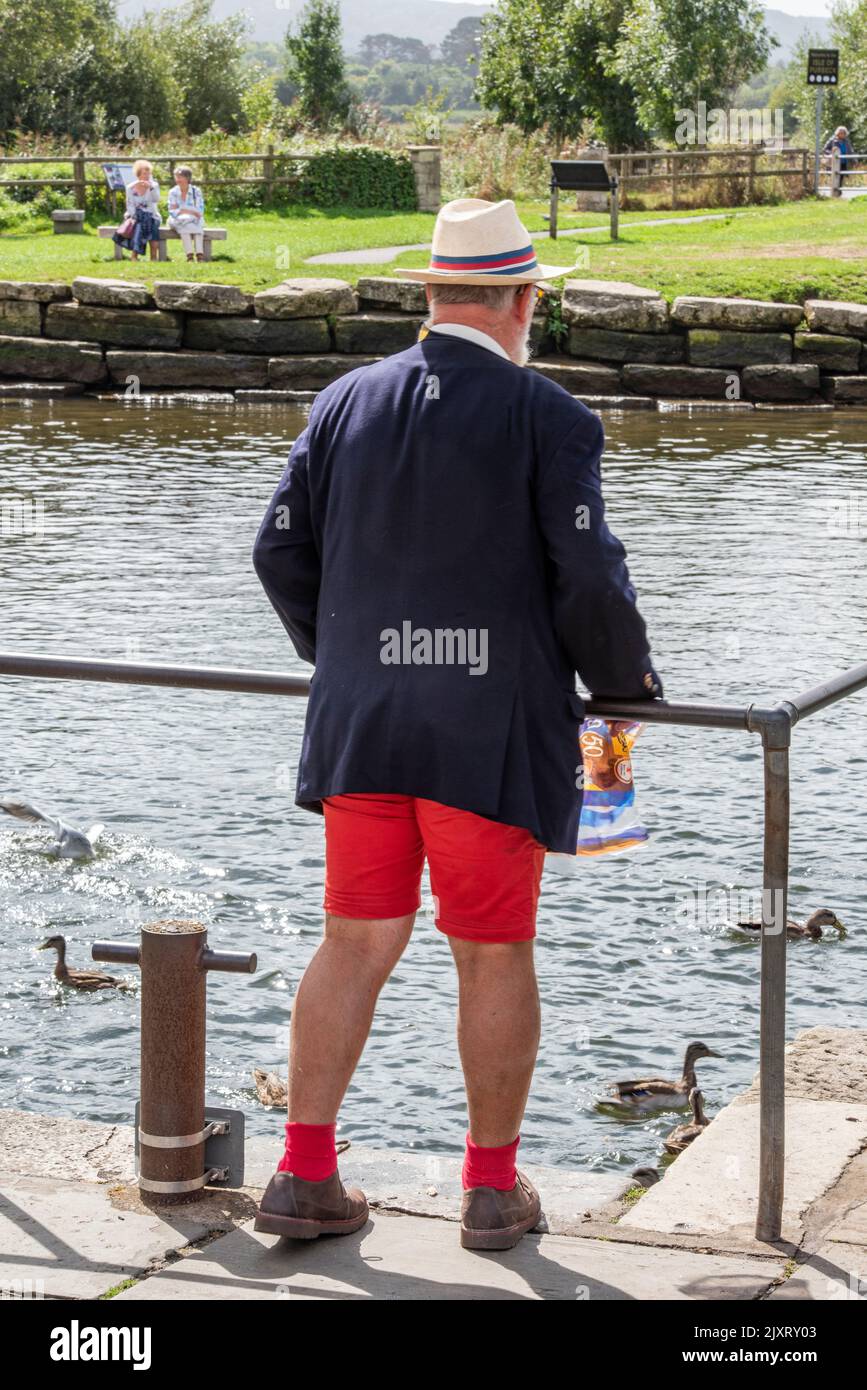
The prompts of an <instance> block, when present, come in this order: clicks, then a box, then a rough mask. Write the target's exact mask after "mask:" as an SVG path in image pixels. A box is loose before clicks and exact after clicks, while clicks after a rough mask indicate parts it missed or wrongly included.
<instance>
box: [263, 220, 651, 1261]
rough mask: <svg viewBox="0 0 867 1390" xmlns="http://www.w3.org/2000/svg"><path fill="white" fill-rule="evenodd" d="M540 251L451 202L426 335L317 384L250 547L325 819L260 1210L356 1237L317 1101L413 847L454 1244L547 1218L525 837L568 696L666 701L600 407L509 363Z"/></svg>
mask: <svg viewBox="0 0 867 1390" xmlns="http://www.w3.org/2000/svg"><path fill="white" fill-rule="evenodd" d="M565 273H566V271H564V270H559V269H557V268H551V267H544V266H540V265H539V264H538V263H537V261H536V256H535V253H534V251H533V246H532V243H531V241H530V237H529V234H528V233H527V231H526V229H525V228H524V227H523V226H522V224H521V222H520V220H519V218H518V215H517V212H516V210H515V206H514V204H513V203H512V202H511V201H504V202H500V203H488V202H484V201H482V200H480V199H476V198H467V199H460V200H458V201H457V202H453V203H449V204H447V205H446V206H445V207H444V208H443V209H442V210H441V212H440V214H439V217H438V219H437V223H436V228H435V231H434V237H433V252H432V257H431V264H430V267H429V269H428V270H426V271H415V272H407V274H409V275H411V276H412V277H413V278H415V279H417V280H421V281H423V282H425V283H426V284H427V286H428V288H427V297H428V302H429V305H430V309H431V317H430V321H429V326H428V332H427V334H426V336H423V337H422V339H421V340H420V341H419V342H417V343H416V344H415V345H414V346H413V347H411V348H409V349H407V351H406V352H400V353H397V354H396V355H394V356H393V357H388V358H386V359H385V360H384V361H382V362H379V363H377V364H375V365H374V366H370V367H364V368H360V369H359V370H357V371H354V372H350V373H349V374H348V375H347V376H344V377H341V378H340V380H339V381H336V382H334V383H333V384H332V385H331V386H329V387H328V388H327V389H326V390H325V391H323V392H322V393H321V394H320V395H319V396H318V398H317V400H316V402H315V404H314V406H313V408H312V410H311V412H310V418H309V421H308V424H307V428H306V429H305V430H304V432H303V433H302V434H301V435H300V437H299V438H298V440H297V441H296V443H295V445H294V447H293V449H292V452H291V455H290V458H289V464H288V467H287V470H286V472H285V474H284V476H283V478H282V480H281V482H280V485H279V487H278V489H277V491H276V493H275V495H274V498H273V500H272V502H271V505H270V507H269V508H268V511H267V513H266V516H265V519H264V521H263V523H262V526H261V529H260V531H259V535H258V538H257V540H256V545H255V550H254V563H255V566H256V570H257V573H258V574H259V577H260V579H261V581H262V583H263V585H264V587H265V590H266V592H267V594H268V597H269V598H270V600H271V602H272V604H273V605H274V608H275V609H276V611H277V613H278V615H279V616H280V618H281V620H282V622H283V624H284V626H285V628H286V630H287V632H288V633H289V636H290V638H291V639H292V642H293V643H294V646H295V649H296V651H297V652H298V654H299V655H300V656H301V657H302V658H303V659H304V660H306V661H309V662H311V663H315V666H316V672H315V675H314V677H313V680H312V685H311V694H310V701H309V706H308V710H307V723H306V729H305V735H304V743H303V748H302V754H301V765H300V769H299V774H298V789H297V797H296V799H297V802H298V804H299V805H301V806H307V807H310V808H311V809H314V810H319V809H323V810H324V818H325V843H326V875H325V902H324V906H325V911H326V919H325V936H324V940H323V942H322V944H321V945H320V947H319V949H318V951H317V952H316V954H315V956H314V957H313V959H312V960H311V962H310V964H309V965H308V967H307V970H306V972H305V974H304V977H303V979H302V981H301V985H300V987H299V990H298V996H297V999H296V1002H295V1006H294V1008H293V1012H292V1036H291V1044H290V1058H289V1113H288V1124H287V1125H286V1152H285V1155H284V1157H283V1159H282V1161H281V1163H280V1165H279V1168H278V1171H277V1173H276V1174H275V1175H274V1177H273V1178H272V1179H271V1182H270V1183H269V1185H268V1188H267V1190H266V1192H265V1194H264V1196H263V1199H262V1204H261V1207H260V1210H259V1215H258V1217H257V1220H256V1229H257V1230H260V1231H270V1232H273V1233H275V1234H282V1235H289V1236H296V1237H298V1236H300V1237H311V1236H316V1235H319V1234H323V1233H332V1234H333V1233H337V1232H349V1231H354V1230H357V1229H359V1227H360V1226H362V1225H363V1224H364V1222H365V1220H366V1219H367V1203H366V1201H365V1198H364V1195H363V1194H362V1193H361V1192H359V1191H358V1190H357V1189H354V1188H350V1189H349V1190H348V1191H346V1190H345V1189H344V1188H343V1185H342V1183H341V1180H340V1178H339V1176H338V1173H337V1161H336V1155H335V1143H334V1135H335V1126H336V1120H337V1113H338V1108H339V1106H340V1103H341V1101H342V1099H343V1096H344V1093H345V1091H346V1088H347V1086H348V1084H349V1081H350V1079H351V1077H352V1074H353V1070H354V1068H355V1066H356V1063H357V1062H358V1059H359V1056H360V1055H361V1051H362V1049H363V1047H364V1044H365V1041H366V1039H367V1035H368V1031H369V1029H370V1025H371V1021H372V1017H373V1011H374V1007H375V1005H376V1001H377V997H378V995H379V992H380V990H381V988H382V986H383V985H384V984H385V981H386V980H387V979H388V976H389V974H390V972H391V971H392V970H393V968H394V966H395V964H396V963H397V961H398V960H399V958H400V955H401V953H402V951H403V950H404V947H405V946H406V944H407V941H408V939H409V935H410V932H411V930H412V926H413V920H414V917H415V912H416V909H417V907H418V906H419V883H420V878H421V873H422V868H423V864H424V861H425V859H427V861H428V865H429V870H430V876H431V888H432V891H433V895H434V899H435V903H436V925H437V927H438V928H439V930H440V931H441V932H443V933H444V934H445V935H446V936H447V938H448V941H449V945H450V947H451V950H452V953H453V956H454V960H455V964H456V966H457V970H458V980H459V1018H458V1043H459V1048H460V1055H461V1063H462V1066H463V1070H464V1078H465V1083H466V1091H467V1102H468V1109H469V1131H468V1133H467V1136H466V1155H465V1160H464V1167H463V1187H464V1197H463V1203H462V1220H461V1241H462V1244H464V1245H465V1246H468V1247H470V1248H473V1249H508V1248H509V1247H510V1246H512V1245H514V1244H515V1243H516V1242H517V1241H518V1240H519V1239H520V1238H521V1236H522V1235H523V1233H524V1232H525V1231H528V1230H531V1229H532V1228H533V1226H535V1225H536V1224H537V1222H538V1220H539V1217H540V1202H539V1196H538V1193H537V1192H536V1191H535V1189H534V1188H533V1186H532V1184H531V1183H530V1182H529V1181H528V1180H527V1179H526V1177H525V1176H524V1175H523V1174H522V1173H520V1172H518V1171H517V1169H516V1166H515V1159H516V1152H517V1147H518V1142H519V1139H520V1134H519V1130H520V1125H521V1120H522V1118H523V1114H524V1107H525V1104H526V1100H527V1094H528V1091H529V1088H530V1082H531V1079H532V1074H533V1066H534V1061H535V1057H536V1051H537V1047H538V1042H539V999H538V990H537V986H536V978H535V973H534V965H533V938H534V936H535V930H536V926H535V923H536V903H537V899H538V895H539V883H540V877H541V873H542V867H543V861H544V854H545V849H546V848H547V849H552V850H560V851H566V852H571V853H574V851H575V848H576V840H577V827H578V817H579V811H580V792H579V791H577V790H576V787H577V785H578V779H577V773H578V769H579V766H580V755H579V752H578V730H579V725H580V721H581V717H582V709H583V707H582V703H581V700H580V699H579V697H578V695H577V694H576V688H575V672H576V671H577V672H578V673H579V675H580V676H581V678H582V680H583V681H584V682H585V684H586V685H587V686H588V687H589V689H590V690H591V691H592V692H593V694H594V695H597V696H610V697H620V698H627V699H628V698H636V697H647V698H652V697H654V696H658V695H660V694H661V687H660V684H659V681H658V679H657V676H656V674H655V672H654V670H653V667H652V665H651V661H650V656H649V651H648V645H647V639H646V634H645V628H644V623H643V621H642V619H641V617H640V616H639V614H638V611H637V609H636V607H635V594H634V591H633V589H632V588H631V586H630V583H629V576H628V573H627V570H626V566H625V564H624V555H625V552H624V550H623V547H622V546H621V544H620V542H619V541H617V540H616V538H615V537H614V536H613V535H612V534H611V532H610V531H609V530H608V528H607V526H606V524H605V520H604V509H603V502H602V496H601V492H600V478H599V462H600V456H601V453H602V448H603V431H602V426H601V424H600V422H599V420H598V418H597V416H595V415H594V414H592V413H591V411H589V410H587V409H586V408H585V407H584V406H583V405H581V404H580V403H579V402H578V401H577V400H575V398H574V397H572V396H571V395H569V393H568V392H567V391H564V390H563V389H562V388H561V387H559V386H556V385H555V384H554V383H553V382H551V381H549V380H548V379H547V378H545V377H543V376H542V375H541V374H540V373H538V372H535V371H527V370H522V368H523V367H524V366H525V364H526V362H527V360H528V357H529V348H528V341H529V334H530V328H531V324H532V318H533V310H534V306H535V304H536V301H537V294H538V290H537V286H538V284H539V282H540V281H542V280H543V279H545V277H546V276H547V277H548V278H550V277H553V276H558V275H563V274H565Z"/></svg>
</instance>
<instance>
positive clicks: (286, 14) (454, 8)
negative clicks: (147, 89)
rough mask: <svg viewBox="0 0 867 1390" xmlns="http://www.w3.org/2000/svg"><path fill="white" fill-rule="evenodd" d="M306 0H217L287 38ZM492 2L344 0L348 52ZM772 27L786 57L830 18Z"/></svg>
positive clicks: (776, 13)
mask: <svg viewBox="0 0 867 1390" xmlns="http://www.w3.org/2000/svg"><path fill="white" fill-rule="evenodd" d="M178 3H179V0H119V4H118V9H119V11H120V13H121V15H123V16H132V15H137V14H140V13H141V12H142V10H145V9H147V10H171V9H175V8H177V5H178ZM302 4H303V0H243V3H241V4H239V3H237V0H214V14H215V15H216V16H217V18H218V19H225V17H226V16H227V15H230V14H237V13H238V11H239V10H244V11H245V12H246V13H247V14H248V15H249V17H250V20H251V27H250V38H251V39H253V40H255V41H258V42H260V43H282V41H283V35H284V34H285V33H286V30H287V29H288V27H289V24H290V22H293V21H294V20H295V19H296V18H297V16H298V14H299V13H300V11H301V8H302ZM491 8H492V6H491V5H464V4H452V3H450V2H449V0H340V13H341V17H342V19H343V44H344V48H345V49H346V51H347V53H355V52H357V50H358V47H359V45H360V43H361V40H362V39H363V38H364V36H365V35H366V34H397V35H398V36H399V37H401V38H404V37H406V38H413V39H421V41H422V43H429V44H437V45H439V44H440V43H442V41H443V39H444V38H445V36H446V34H447V33H448V32H449V30H450V29H453V28H454V27H455V25H456V24H457V22H458V20H460V19H463V18H464V17H465V16H466V15H474V16H478V15H483V14H486V13H487V12H488V11H489V10H490V9H491ZM765 19H766V22H767V25H768V29H769V30H770V32H771V33H772V34H774V36H775V37H776V38H778V39H779V41H780V47H779V48H778V49H777V50H776V52H775V55H774V57H775V60H776V61H778V62H779V61H781V60H782V61H783V62H785V61H786V60H787V59H788V58H790V57H791V56H792V52H793V50H794V47H795V45H796V43H797V42H798V39H799V38H800V37H801V35H802V34H804V33H808V32H809V33H813V34H816V35H818V37H819V38H820V40H822V41H823V42H824V41H825V40H826V39H827V35H828V21H827V19H823V18H821V17H819V16H817V17H816V18H810V17H809V16H802V15H791V14H784V13H783V11H782V10H765Z"/></svg>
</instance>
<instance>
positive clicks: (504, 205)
mask: <svg viewBox="0 0 867 1390" xmlns="http://www.w3.org/2000/svg"><path fill="white" fill-rule="evenodd" d="M570 271H571V267H570V266H560V265H540V264H539V262H538V261H537V260H536V252H535V251H534V250H533V243H532V241H531V240H530V233H529V232H528V231H527V228H526V227H525V226H524V224H523V223H522V221H521V219H520V217H519V216H518V213H517V210H516V208H515V204H514V203H513V202H512V200H511V198H504V199H503V201H502V202H501V203H488V202H485V200H484V199H483V198H456V199H455V201H454V202H453V203H446V205H445V207H442V208H440V211H439V216H438V217H437V220H436V225H435V226H434V234H433V245H432V247H431V258H430V265H429V266H428V268H427V270H402V271H401V272H400V273H401V275H403V276H405V277H406V278H407V279H410V280H422V281H424V282H425V283H427V284H431V285H445V284H452V285H505V284H509V285H527V284H537V283H538V282H539V281H541V280H554V279H556V278H557V277H558V276H561V275H568V274H570Z"/></svg>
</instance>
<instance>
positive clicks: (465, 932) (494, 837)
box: [323, 793, 545, 941]
mask: <svg viewBox="0 0 867 1390" xmlns="http://www.w3.org/2000/svg"><path fill="white" fill-rule="evenodd" d="M323 807H324V811H325V902H324V904H323V905H324V907H325V910H326V911H327V912H332V913H334V914H335V916H338V917H351V918H374V917H406V916H409V914H410V913H412V912H415V911H416V909H417V908H418V907H419V906H420V901H421V899H420V886H421V875H422V869H423V868H424V861H425V858H427V861H428V867H429V869H430V881H431V890H432V892H433V896H434V904H435V909H436V918H435V920H436V925H437V927H438V928H439V930H440V931H441V932H445V934H446V935H447V936H459V937H462V938H463V939H464V940H467V941H528V940H530V939H532V937H534V936H535V935H536V906H537V903H538V901H539V884H540V881H541V878H542V868H543V866H544V862H545V847H544V845H541V844H540V843H539V841H538V840H536V839H535V837H534V836H533V835H531V833H530V831H529V830H524V829H522V828H521V827H520V826H516V825H502V824H501V823H500V822H499V821H493V820H488V819H487V818H486V817H484V816H477V815H474V814H473V812H472V811H458V810H456V809H455V808H454V807H453V806H443V805H441V804H440V802H438V801H425V800H424V799H423V798H422V797H418V796H395V795H386V794H379V793H378V794H375V795H370V794H358V795H353V796H329V797H326V798H325V800H324V801H323Z"/></svg>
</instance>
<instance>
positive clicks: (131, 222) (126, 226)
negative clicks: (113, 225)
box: [117, 217, 135, 237]
mask: <svg viewBox="0 0 867 1390" xmlns="http://www.w3.org/2000/svg"><path fill="white" fill-rule="evenodd" d="M134 227H135V218H134V217H125V218H124V219H123V221H122V222H121V224H120V226H119V227H118V229H117V235H118V236H123V237H130V236H132V234H133V229H134Z"/></svg>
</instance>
